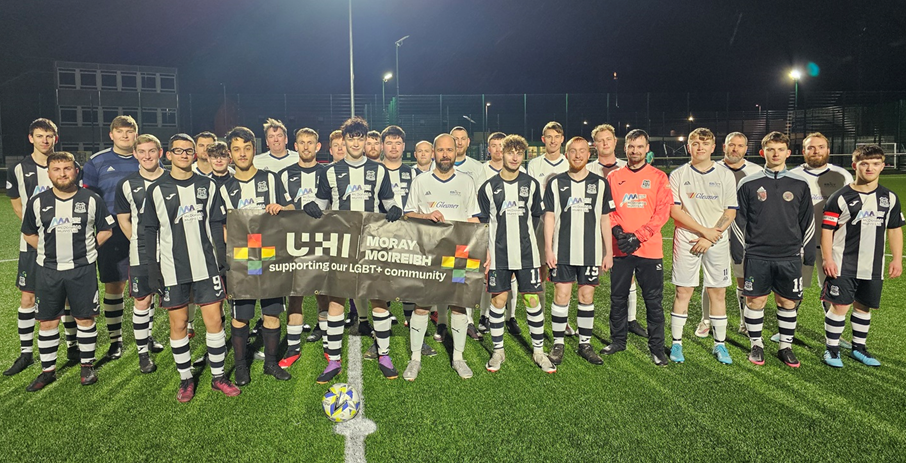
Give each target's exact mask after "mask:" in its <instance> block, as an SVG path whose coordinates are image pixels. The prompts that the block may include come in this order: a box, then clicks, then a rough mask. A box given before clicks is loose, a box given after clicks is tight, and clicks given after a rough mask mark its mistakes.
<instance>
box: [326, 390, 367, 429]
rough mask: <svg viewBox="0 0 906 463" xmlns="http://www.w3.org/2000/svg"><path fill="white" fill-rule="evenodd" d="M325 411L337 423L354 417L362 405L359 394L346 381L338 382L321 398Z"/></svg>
mask: <svg viewBox="0 0 906 463" xmlns="http://www.w3.org/2000/svg"><path fill="white" fill-rule="evenodd" d="M321 405H322V406H323V407H324V413H326V414H327V418H329V419H330V421H334V422H337V423H340V422H343V421H346V420H351V419H353V418H354V417H355V416H356V414H357V413H359V408H361V406H362V399H360V398H359V394H358V393H357V392H356V391H355V389H353V388H352V386H350V385H348V384H346V383H337V384H334V385H333V386H330V389H328V390H327V392H326V393H325V394H324V399H323V400H321Z"/></svg>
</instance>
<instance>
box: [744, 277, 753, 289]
mask: <svg viewBox="0 0 906 463" xmlns="http://www.w3.org/2000/svg"><path fill="white" fill-rule="evenodd" d="M753 288H755V278H754V277H748V278H746V284H745V290H746V291H753Z"/></svg>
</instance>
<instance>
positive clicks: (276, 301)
mask: <svg viewBox="0 0 906 463" xmlns="http://www.w3.org/2000/svg"><path fill="white" fill-rule="evenodd" d="M256 302H258V301H257V300H255V299H235V300H233V318H234V319H236V320H251V319H253V318H255V303H256ZM285 310H286V304H284V303H283V298H282V297H275V298H271V299H261V313H262V314H264V315H270V316H272V317H279V316H280V314H282V313H283V312H284V311H285Z"/></svg>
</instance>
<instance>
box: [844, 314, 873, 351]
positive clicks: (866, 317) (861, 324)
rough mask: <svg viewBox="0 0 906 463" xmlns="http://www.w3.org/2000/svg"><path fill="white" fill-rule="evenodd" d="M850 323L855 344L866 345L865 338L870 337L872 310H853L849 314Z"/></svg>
mask: <svg viewBox="0 0 906 463" xmlns="http://www.w3.org/2000/svg"><path fill="white" fill-rule="evenodd" d="M849 324H850V325H851V326H852V328H853V346H856V345H859V346H862V347H863V348H864V347H865V339H866V338H867V337H868V328H869V326H871V312H858V311H856V310H853V313H852V314H851V315H850V316H849Z"/></svg>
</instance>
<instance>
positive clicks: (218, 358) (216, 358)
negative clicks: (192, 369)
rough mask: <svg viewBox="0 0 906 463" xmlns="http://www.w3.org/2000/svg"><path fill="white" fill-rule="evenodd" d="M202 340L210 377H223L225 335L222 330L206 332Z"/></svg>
mask: <svg viewBox="0 0 906 463" xmlns="http://www.w3.org/2000/svg"><path fill="white" fill-rule="evenodd" d="M278 336H279V335H278ZM204 340H205V344H206V345H207V347H208V362H210V364H211V375H212V376H214V377H215V378H216V377H219V376H223V363H224V359H225V358H226V334H224V332H223V329H221V330H220V331H218V332H216V333H211V332H208V333H207V334H206V336H205V337H204ZM190 358H191V356H190Z"/></svg>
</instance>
